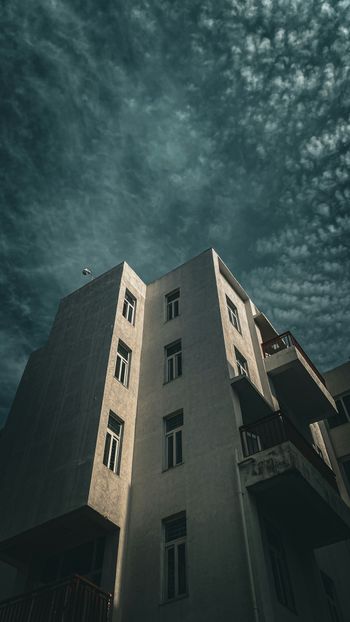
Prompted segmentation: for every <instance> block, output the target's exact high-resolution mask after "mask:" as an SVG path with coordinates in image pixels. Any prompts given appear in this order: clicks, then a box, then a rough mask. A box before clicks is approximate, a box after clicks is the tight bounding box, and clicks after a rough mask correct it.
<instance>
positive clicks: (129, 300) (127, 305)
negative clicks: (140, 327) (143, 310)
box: [123, 290, 136, 324]
mask: <svg viewBox="0 0 350 622" xmlns="http://www.w3.org/2000/svg"><path fill="white" fill-rule="evenodd" d="M135 310H136V298H134V296H133V295H132V294H130V292H129V291H128V290H125V296H124V304H123V315H124V317H125V318H126V319H127V320H128V322H130V324H135Z"/></svg>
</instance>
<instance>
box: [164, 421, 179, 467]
mask: <svg viewBox="0 0 350 622" xmlns="http://www.w3.org/2000/svg"><path fill="white" fill-rule="evenodd" d="M180 415H181V419H182V421H181V424H179V425H177V426H176V427H174V428H173V429H171V430H169V431H167V424H168V422H169V421H171V419H175V418H176V417H179V416H180ZM183 427H184V423H183V410H182V409H180V410H177V411H175V412H173V413H171V414H170V415H167V416H166V417H164V418H163V445H164V448H163V470H164V471H168V470H170V469H174V468H176V467H178V466H180V465H181V464H183V462H184V459H183V433H182V432H183ZM169 439H170V442H171V447H172V451H171V456H169V446H170V443H169ZM178 439H180V442H179V444H180V447H181V449H180V452H181V459H180V460H179V461H178V460H177V457H178ZM170 457H171V458H172V460H169V458H170ZM170 462H172V464H170Z"/></svg>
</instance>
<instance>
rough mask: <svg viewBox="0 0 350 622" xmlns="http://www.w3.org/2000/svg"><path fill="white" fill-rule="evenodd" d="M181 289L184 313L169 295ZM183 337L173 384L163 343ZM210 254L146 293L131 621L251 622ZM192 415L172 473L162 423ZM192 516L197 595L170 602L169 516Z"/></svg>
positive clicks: (192, 591)
mask: <svg viewBox="0 0 350 622" xmlns="http://www.w3.org/2000/svg"><path fill="white" fill-rule="evenodd" d="M177 287H179V288H180V295H181V298H180V301H181V302H180V305H181V307H180V308H181V311H180V316H179V317H177V318H175V319H174V320H171V321H169V322H165V315H164V297H165V295H166V294H167V293H168V292H170V291H172V290H174V289H175V288H177ZM176 339H181V340H182V349H183V375H182V376H181V377H180V378H177V379H176V380H174V381H172V382H169V383H167V384H164V346H166V345H167V344H169V343H171V342H172V341H174V340H176ZM233 399H234V398H233V392H232V389H231V387H230V383H229V373H228V367H227V358H226V352H225V344H224V340H223V333H222V326H221V318H220V312H219V307H218V293H217V285H216V277H215V272H214V266H213V255H212V252H211V251H208V252H206V253H203V254H202V255H200V256H199V257H197V258H196V259H194V260H192V261H191V262H189V263H187V264H185V265H184V266H182V267H180V268H178V269H176V270H174V271H172V272H171V273H169V274H168V275H166V276H165V277H163V278H161V279H160V280H158V281H156V282H155V283H152V284H151V285H149V286H148V288H147V297H146V310H145V325H144V339H143V351H142V363H141V376H140V389H139V406H138V414H137V423H136V437H135V453H134V463H133V479H132V495H131V517H130V529H129V538H128V546H127V559H126V563H127V577H126V584H125V592H124V598H123V620H124V619H125V620H126V621H128V622H134V621H135V622H136V621H137V622H139V620H144V621H145V622H146V621H147V622H148V621H150V622H151V621H152V622H156V621H157V620H167V621H169V622H170V621H173V622H175V621H176V622H178V620H183V621H184V622H185V621H196V622H197V621H198V620H201V622H206V621H209V620H210V621H211V620H213V619H214V618H215V619H218V620H228V619H231V617H232V615H233V613H235V617H236V618H237V620H245V621H246V622H251V621H252V620H253V610H252V604H251V601H250V592H249V583H248V575H247V565H246V560H245V557H244V544H243V538H242V523H241V516H240V510H239V504H238V496H237V485H236V482H235V471H234V449H235V447H238V446H239V445H240V440H239V435H238V430H237V426H236V423H235V412H234V406H233ZM180 408H182V409H183V414H184V427H183V456H184V457H183V464H182V465H181V466H178V467H176V468H172V469H169V470H168V471H164V472H163V417H164V416H166V415H168V414H169V413H171V412H173V411H176V410H177V409H180ZM183 510H185V511H186V515H187V533H188V535H187V545H188V574H189V576H188V584H189V596H188V597H187V598H183V599H180V600H177V601H176V602H173V603H171V604H162V595H161V583H162V578H161V571H160V568H161V541H162V530H161V523H162V519H164V518H166V517H167V516H169V515H172V514H174V513H176V512H179V511H183Z"/></svg>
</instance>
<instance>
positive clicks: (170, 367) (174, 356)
mask: <svg viewBox="0 0 350 622" xmlns="http://www.w3.org/2000/svg"><path fill="white" fill-rule="evenodd" d="M165 359H166V360H165V364H166V369H165V379H166V382H170V380H174V379H175V378H178V377H179V376H181V375H182V351H181V339H179V341H175V342H174V343H171V344H170V345H168V346H165Z"/></svg>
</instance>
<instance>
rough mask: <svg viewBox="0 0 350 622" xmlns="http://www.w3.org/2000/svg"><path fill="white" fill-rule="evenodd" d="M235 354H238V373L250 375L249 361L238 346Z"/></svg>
mask: <svg viewBox="0 0 350 622" xmlns="http://www.w3.org/2000/svg"><path fill="white" fill-rule="evenodd" d="M235 356H236V363H237V370H238V375H239V376H249V372H248V363H247V361H246V360H245V358H244V356H243V355H242V354H241V353H240V351H239V350H237V348H235Z"/></svg>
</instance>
